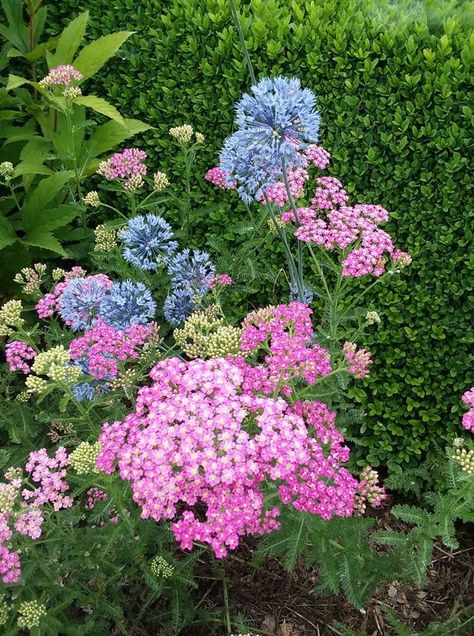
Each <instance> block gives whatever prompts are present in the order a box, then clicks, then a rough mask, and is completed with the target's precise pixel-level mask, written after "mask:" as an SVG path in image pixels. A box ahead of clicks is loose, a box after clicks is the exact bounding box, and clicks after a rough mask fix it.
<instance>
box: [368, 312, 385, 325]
mask: <svg viewBox="0 0 474 636" xmlns="http://www.w3.org/2000/svg"><path fill="white" fill-rule="evenodd" d="M365 319H366V321H367V324H368V325H375V324H380V322H381V321H382V319H381V318H380V315H379V314H378V313H377V312H376V311H368V312H367V314H366V316H365Z"/></svg>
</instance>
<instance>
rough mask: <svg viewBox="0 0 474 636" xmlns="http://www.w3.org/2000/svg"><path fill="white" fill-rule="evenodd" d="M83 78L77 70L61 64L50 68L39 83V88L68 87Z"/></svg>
mask: <svg viewBox="0 0 474 636" xmlns="http://www.w3.org/2000/svg"><path fill="white" fill-rule="evenodd" d="M83 77H84V76H83V75H82V73H81V72H80V71H78V70H77V68H74V66H71V65H70V64H61V65H60V66H56V67H55V68H52V69H51V70H50V71H49V73H48V74H47V75H46V77H44V78H43V79H42V80H41V81H40V85H41V86H70V85H71V84H73V83H74V82H80V81H81V79H82V78H83Z"/></svg>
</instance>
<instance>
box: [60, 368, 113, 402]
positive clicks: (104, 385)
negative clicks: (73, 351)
mask: <svg viewBox="0 0 474 636" xmlns="http://www.w3.org/2000/svg"><path fill="white" fill-rule="evenodd" d="M69 364H70V366H72V367H79V368H80V369H81V371H82V372H83V373H84V375H89V365H88V364H87V360H86V359H85V358H81V359H79V360H72V361H71V362H70V363H69ZM71 389H72V392H73V393H74V397H75V398H76V400H77V401H78V402H83V401H84V400H87V401H89V402H92V401H93V400H94V398H95V397H96V395H101V394H103V393H107V392H108V391H110V385H109V383H108V382H106V381H105V380H90V381H87V382H78V383H77V384H73V385H72V386H71Z"/></svg>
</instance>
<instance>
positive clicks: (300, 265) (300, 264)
mask: <svg viewBox="0 0 474 636" xmlns="http://www.w3.org/2000/svg"><path fill="white" fill-rule="evenodd" d="M281 167H282V171H283V181H284V183H285V189H286V194H287V196H288V201H289V203H290V206H291V209H292V210H293V214H294V215H295V221H296V225H297V226H298V227H299V226H300V225H301V223H300V220H299V218H298V211H297V209H296V204H295V200H294V198H293V195H292V194H291V190H290V183H289V180H288V171H287V168H286V162H285V158H284V157H282V160H281ZM296 249H297V261H298V278H297V286H298V297H299V300H300V302H302V303H304V302H305V298H304V284H303V281H304V277H303V248H302V245H301V241H297V246H296Z"/></svg>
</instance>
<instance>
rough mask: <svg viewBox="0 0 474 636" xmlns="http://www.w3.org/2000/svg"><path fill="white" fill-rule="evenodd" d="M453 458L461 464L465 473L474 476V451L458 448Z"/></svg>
mask: <svg viewBox="0 0 474 636" xmlns="http://www.w3.org/2000/svg"><path fill="white" fill-rule="evenodd" d="M452 458H453V459H454V461H455V462H456V463H457V464H459V466H460V467H461V470H462V471H463V472H464V473H469V474H471V475H472V474H474V450H472V449H471V450H467V448H456V449H455V451H454V453H453V455H452Z"/></svg>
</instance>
